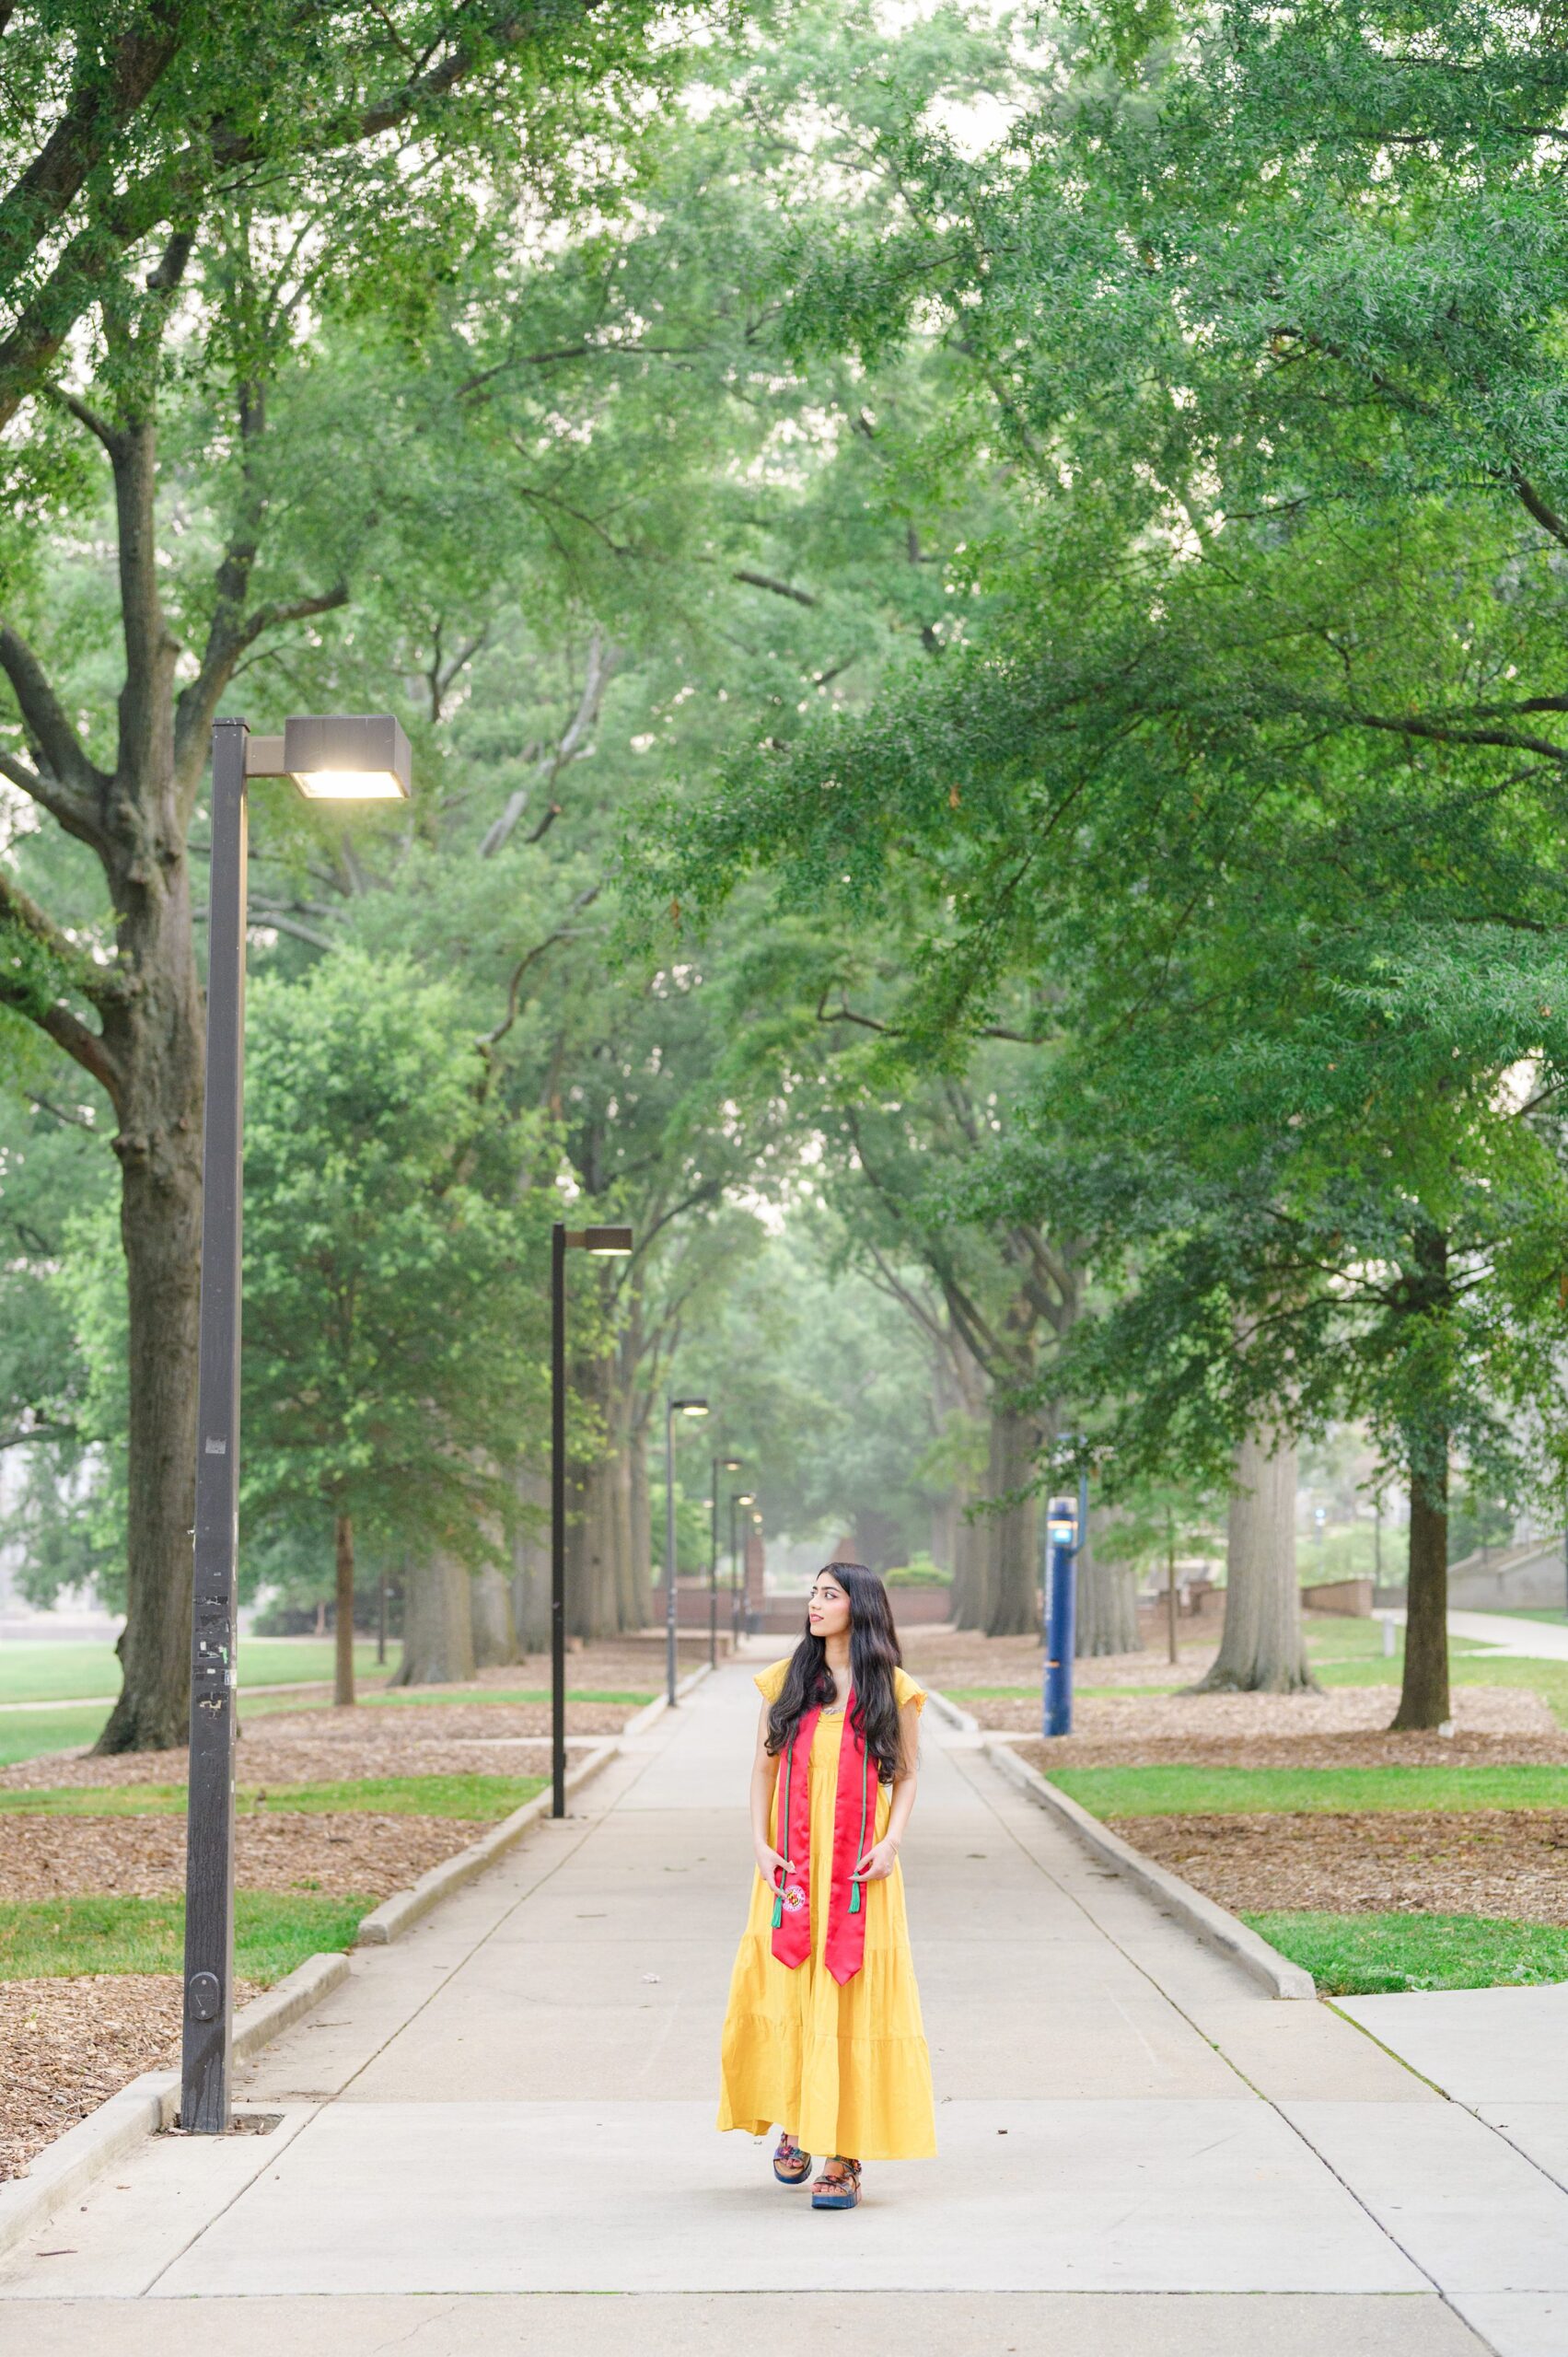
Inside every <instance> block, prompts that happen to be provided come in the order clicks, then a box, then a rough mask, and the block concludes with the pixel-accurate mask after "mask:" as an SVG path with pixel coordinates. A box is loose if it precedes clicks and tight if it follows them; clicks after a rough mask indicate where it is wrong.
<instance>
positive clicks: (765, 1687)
mask: <svg viewBox="0 0 1568 2357" xmlns="http://www.w3.org/2000/svg"><path fill="white" fill-rule="evenodd" d="M788 1667H789V1664H788V1662H787V1661H777V1662H774V1664H773V1666H772V1668H771V1669H764V1670H762V1671H761V1672H760V1674H759V1676H758V1678H757V1685H758V1688H759V1689H760V1690H761V1695H762V1697H763V1700H764V1701H769V1702H772V1701H774V1699H775V1698H776V1696H777V1694H778V1691H779V1689H780V1688H781V1687H782V1686H783V1684H784V1673H785V1671H786V1670H787V1669H788ZM895 1677H896V1679H897V1688H898V1701H899V1707H900V1710H901V1709H902V1708H903V1706H904V1704H905V1703H906V1702H914V1703H916V1704H917V1705H919V1706H920V1707H921V1708H922V1709H923V1707H924V1703H925V1693H924V1689H923V1688H922V1687H919V1686H917V1685H916V1684H915V1682H914V1680H913V1678H909V1677H907V1676H906V1675H905V1673H904V1672H903V1671H902V1670H901V1669H900V1670H898V1671H896V1672H895ZM842 1734H843V1720H842V1717H838V1718H831V1719H830V1718H827V1717H825V1716H824V1717H821V1718H819V1720H818V1722H817V1730H816V1733H815V1734H814V1736H812V1738H811V1757H810V1761H809V1767H808V1779H809V1781H808V1790H809V1793H810V1801H811V1869H812V1871H811V1954H810V1956H808V1957H807V1959H806V1961H805V1962H804V1963H802V1964H799V1965H796V1966H795V1967H794V1968H791V1967H790V1966H788V1965H784V1964H780V1963H779V1961H778V1959H777V1957H776V1956H774V1955H773V1949H772V1936H773V1893H772V1891H771V1890H770V1889H769V1887H768V1886H767V1884H766V1883H765V1882H764V1881H763V1879H762V1877H761V1875H760V1874H759V1875H756V1876H755V1877H754V1880H753V1885H752V1891H751V1911H750V1914H749V1916H748V1918H747V1922H746V1930H745V1932H744V1933H743V1934H742V1935H741V1941H740V1948H739V1952H738V1955H737V1956H736V1959H735V1970H734V1972H733V1974H732V1975H731V1977H730V1984H729V2010H728V2012H727V2013H726V2015H725V2025H724V2047H723V2058H722V2073H723V2077H722V2088H721V2093H720V2096H719V2118H718V2124H719V2126H720V2127H721V2128H739V2129H744V2130H745V2131H747V2132H748V2134H749V2135H752V2136H763V2135H766V2133H767V2132H768V2130H769V2129H770V2128H771V2127H772V2126H773V2124H774V2123H775V2122H776V2123H777V2125H778V2126H779V2127H780V2128H781V2129H783V2130H784V2133H785V2134H786V2135H790V2136H793V2137H794V2138H795V2139H796V2142H798V2143H799V2144H800V2146H801V2147H802V2149H803V2150H804V2151H806V2152H807V2153H812V2154H819V2155H820V2156H821V2157H823V2158H824V2159H825V2158H827V2157H828V2156H829V2155H830V2154H835V2153H839V2154H845V2155H846V2156H848V2157H849V2158H851V2159H854V2160H859V2161H904V2160H920V2159H923V2158H925V2157H926V2156H927V2155H928V2154H933V2153H935V2150H936V2120H935V2107H934V2104H933V2099H932V2092H931V2057H930V2055H929V2053H928V2052H927V2050H926V2045H925V2029H924V2026H923V2023H922V2021H921V2017H920V1991H919V1990H918V1988H917V1987H916V1986H915V1978H914V1959H913V1958H912V1956H911V1954H910V1942H909V1924H908V1922H907V1921H906V1919H905V1915H904V1879H903V1873H902V1870H901V1868H900V1867H899V1866H897V1865H895V1866H894V1868H893V1871H892V1873H891V1874H890V1875H888V1876H887V1878H886V1879H885V1880H884V1881H881V1882H868V1883H866V1884H865V1886H864V1887H863V1891H862V1897H863V1899H864V1902H865V1962H864V1963H863V1964H862V1966H861V1968H860V1970H859V1971H858V1972H857V1973H855V1974H854V1976H853V1977H852V1978H851V1979H850V1980H847V1981H845V1982H844V1984H843V1986H842V1988H841V1987H840V1985H839V1983H838V1982H837V1981H836V1980H834V1979H833V1976H832V1974H831V1973H830V1971H829V1970H828V1967H827V1963H826V1960H825V1956H824V1951H825V1948H826V1945H827V1936H828V1910H827V1906H826V1904H825V1898H826V1893H827V1887H828V1874H827V1862H828V1860H829V1859H830V1857H831V1856H832V1852H833V1804H834V1799H835V1796H836V1794H837V1791H838V1782H839V1745H840V1742H841V1739H842ZM781 1782H782V1779H781ZM779 1800H780V1793H779V1787H778V1785H775V1786H774V1789H773V1815H772V1827H773V1831H772V1843H773V1847H774V1849H776V1850H777V1849H782V1847H783V1844H782V1841H781V1839H780V1833H779V1822H778V1817H779ZM892 1805H893V1796H892V1794H891V1792H890V1791H889V1788H888V1787H887V1785H885V1784H879V1785H878V1787H877V1836H876V1838H877V1840H878V1841H879V1840H881V1839H882V1836H883V1835H884V1833H886V1831H887V1830H888V1818H889V1813H890V1811H891V1809H892ZM866 1847H867V1848H869V1847H870V1843H869V1841H868V1842H867V1844H866Z"/></svg>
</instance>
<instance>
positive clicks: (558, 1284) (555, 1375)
mask: <svg viewBox="0 0 1568 2357" xmlns="http://www.w3.org/2000/svg"><path fill="white" fill-rule="evenodd" d="M631 1249H632V1231H631V1229H630V1228H629V1227H568V1226H567V1225H565V1223H564V1221H563V1220H557V1221H556V1222H555V1225H553V1227H552V1229H551V1231H550V1784H551V1797H550V1814H551V1816H552V1817H564V1816H565V1814H566V1255H567V1253H568V1252H569V1251H573V1250H575V1251H579V1252H590V1253H592V1254H594V1255H595V1256H596V1258H598V1259H599V1260H624V1258H625V1257H626V1255H627V1253H629V1252H630V1251H631Z"/></svg>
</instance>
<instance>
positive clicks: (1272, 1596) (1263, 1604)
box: [1187, 1436, 1317, 1694]
mask: <svg viewBox="0 0 1568 2357" xmlns="http://www.w3.org/2000/svg"><path fill="white" fill-rule="evenodd" d="M1316 1685H1317V1680H1316V1679H1315V1678H1314V1677H1313V1675H1312V1672H1311V1670H1310V1668H1309V1667H1308V1666H1307V1647H1306V1645H1305V1643H1304V1642H1303V1640H1302V1634H1301V1590H1300V1587H1299V1586H1298V1585H1297V1583H1296V1576H1295V1448H1294V1446H1290V1445H1288V1444H1279V1445H1276V1446H1274V1447H1273V1448H1272V1450H1266V1449H1265V1447H1264V1445H1263V1443H1262V1442H1261V1441H1260V1440H1255V1439H1253V1438H1251V1437H1250V1436H1249V1438H1248V1439H1246V1440H1245V1441H1243V1443H1242V1445H1241V1446H1240V1447H1239V1448H1238V1449H1237V1453H1236V1465H1235V1471H1234V1475H1233V1480H1232V1487H1231V1496H1230V1513H1229V1519H1228V1522H1227V1525H1226V1530H1225V1627H1224V1629H1223V1631H1222V1632H1221V1636H1220V1649H1219V1653H1218V1655H1217V1656H1216V1658H1215V1661H1214V1667H1213V1668H1212V1669H1211V1670H1209V1672H1208V1673H1207V1675H1206V1676H1205V1677H1203V1678H1200V1679H1199V1681H1198V1683H1197V1685H1196V1686H1193V1687H1190V1688H1189V1689H1187V1690H1188V1691H1189V1692H1190V1693H1193V1694H1213V1693H1247V1694H1252V1693H1262V1694H1299V1693H1302V1692H1305V1691H1307V1689H1314V1688H1315V1687H1316Z"/></svg>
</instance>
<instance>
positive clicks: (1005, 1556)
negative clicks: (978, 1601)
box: [982, 1406, 1040, 1637]
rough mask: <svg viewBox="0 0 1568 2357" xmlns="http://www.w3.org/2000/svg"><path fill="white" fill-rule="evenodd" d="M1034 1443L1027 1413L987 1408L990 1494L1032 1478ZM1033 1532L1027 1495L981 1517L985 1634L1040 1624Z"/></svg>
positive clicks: (1032, 1506)
mask: <svg viewBox="0 0 1568 2357" xmlns="http://www.w3.org/2000/svg"><path fill="white" fill-rule="evenodd" d="M1039 1443H1040V1432H1039V1426H1038V1423H1037V1422H1036V1420H1035V1418H1034V1417H1033V1416H1032V1415H1028V1414H1027V1413H1024V1412H1022V1411H1019V1410H1017V1409H1016V1408H1005V1407H1000V1406H997V1407H993V1409H992V1411H991V1463H990V1480H989V1484H988V1494H989V1495H990V1496H991V1497H993V1498H997V1497H1003V1496H1005V1495H1007V1494H1008V1493H1009V1492H1015V1491H1018V1490H1021V1489H1022V1488H1023V1487H1024V1486H1025V1484H1026V1483H1027V1482H1028V1481H1029V1480H1032V1479H1033V1477H1034V1471H1035V1457H1036V1452H1037V1450H1038V1447H1039ZM1039 1535H1040V1510H1039V1506H1038V1504H1037V1502H1036V1500H1035V1499H1034V1498H1033V1497H1026V1498H1021V1499H1019V1500H1018V1501H1017V1502H1016V1504H1012V1505H1008V1506H1005V1507H1004V1508H1003V1509H1002V1511H1001V1512H1000V1513H998V1514H995V1515H989V1516H988V1517H987V1539H988V1543H987V1547H986V1578H985V1610H984V1620H983V1624H982V1625H983V1627H984V1630H985V1633H986V1635H987V1636H988V1637H1020V1636H1024V1635H1026V1634H1028V1631H1031V1630H1033V1629H1036V1628H1038V1627H1039V1625H1040V1604H1039V1588H1040V1559H1039Z"/></svg>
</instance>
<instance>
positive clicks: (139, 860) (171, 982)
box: [98, 647, 205, 1752]
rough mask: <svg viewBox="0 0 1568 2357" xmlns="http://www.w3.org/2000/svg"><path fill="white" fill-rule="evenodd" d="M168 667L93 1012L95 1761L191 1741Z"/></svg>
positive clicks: (117, 859)
mask: <svg viewBox="0 0 1568 2357" xmlns="http://www.w3.org/2000/svg"><path fill="white" fill-rule="evenodd" d="M172 659H173V650H172V647H171V649H170V653H169V656H168V663H169V664H170V665H171V664H172ZM165 668H166V667H165V665H164V664H163V663H162V662H161V661H160V662H159V663H158V664H157V666H156V668H155V677H154V679H153V680H152V681H151V683H150V691H149V692H150V696H151V701H152V704H153V711H152V713H151V714H150V715H149V718H150V720H151V722H152V724H153V725H152V728H151V735H152V742H151V743H150V745H148V747H147V748H146V750H145V760H146V762H147V768H148V773H147V774H145V776H143V777H141V778H139V779H137V780H136V781H134V783H133V784H131V785H130V790H129V791H127V792H126V793H125V794H124V795H122V796H117V797H116V800H115V807H116V809H117V811H118V813H119V821H118V825H117V831H116V834H115V837H114V839H113V840H112V841H111V842H110V846H109V849H108V851H107V852H106V853H105V865H106V866H107V868H108V872H109V880H110V892H111V894H112V897H113V901H114V909H115V915H116V919H117V932H118V940H119V949H120V956H121V960H122V965H123V966H124V968H125V969H126V970H127V972H128V973H129V974H130V975H132V976H134V989H133V990H132V991H131V992H130V993H127V995H126V996H125V997H124V998H123V999H122V1000H120V1001H116V1002H115V1003H113V1004H110V1005H108V1006H106V1007H105V1009H104V1014H103V1032H104V1038H105V1041H106V1043H107V1044H108V1047H109V1049H110V1053H111V1055H112V1056H113V1058H114V1062H115V1063H116V1065H117V1066H118V1069H119V1073H120V1075H121V1086H120V1088H119V1091H118V1101H117V1110H118V1112H119V1116H120V1121H119V1130H118V1133H117V1135H116V1137H115V1140H114V1151H115V1153H116V1155H118V1157H119V1161H120V1235H121V1241H122V1247H123V1249H124V1253H125V1281H126V1309H127V1315H128V1349H127V1356H128V1365H129V1376H130V1392H129V1423H128V1428H127V1433H126V1468H125V1470H126V1514H125V1627H124V1629H123V1631H122V1634H121V1638H120V1643H119V1645H118V1647H117V1651H118V1653H119V1655H120V1664H121V1669H122V1687H121V1693H120V1699H119V1701H117V1702H116V1703H115V1706H114V1709H113V1711H112V1712H111V1713H110V1718H109V1722H108V1724H107V1725H106V1726H105V1727H104V1730H103V1733H102V1734H101V1735H100V1736H99V1740H98V1749H99V1751H100V1752H119V1751H161V1750H167V1749H168V1747H170V1746H172V1745H175V1744H180V1743H183V1742H184V1741H185V1740H186V1737H187V1736H188V1735H189V1733H190V1715H191V1577H192V1529H193V1527H194V1524H195V1519H196V1336H197V1308H198V1300H199V1294H200V1286H201V1266H202V1099H203V1057H204V1043H205V1028H204V1023H203V1009H202V1000H201V993H200V990H199V987H198V983H197V975H196V959H195V949H194V945H193V941H192V924H191V890H190V875H189V869H188V865H187V862H186V858H185V849H184V823H183V819H182V817H181V815H180V811H179V809H178V807H177V796H176V793H175V788H174V784H173V776H172V772H173V749H172V743H171V741H170V736H169V729H168V711H169V702H168V685H167V682H166V680H165V679H164V677H163V673H164V670H165ZM144 685H146V683H144ZM130 693H131V688H130V684H129V682H128V683H127V687H126V695H127V696H129V695H130ZM160 711H161V714H162V725H161V726H159V725H157V722H158V714H159V712H160Z"/></svg>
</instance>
